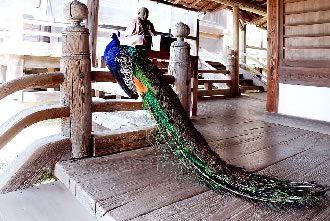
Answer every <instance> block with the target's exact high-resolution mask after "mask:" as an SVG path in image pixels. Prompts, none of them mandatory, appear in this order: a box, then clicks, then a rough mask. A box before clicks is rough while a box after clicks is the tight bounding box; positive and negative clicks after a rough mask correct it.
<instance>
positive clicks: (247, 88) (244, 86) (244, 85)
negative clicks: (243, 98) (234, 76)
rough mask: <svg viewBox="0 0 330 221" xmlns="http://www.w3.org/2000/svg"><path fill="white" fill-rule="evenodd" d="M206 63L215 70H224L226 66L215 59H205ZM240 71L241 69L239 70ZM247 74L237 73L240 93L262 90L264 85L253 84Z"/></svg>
mask: <svg viewBox="0 0 330 221" xmlns="http://www.w3.org/2000/svg"><path fill="white" fill-rule="evenodd" d="M206 63H207V64H209V65H211V66H212V67H214V68H215V69H216V70H226V66H224V65H223V64H221V63H220V62H216V61H206ZM240 71H241V70H240ZM246 77H247V75H244V74H243V73H240V75H239V87H240V89H241V92H242V93H247V92H263V91H264V87H263V86H261V85H254V81H253V79H252V78H246Z"/></svg>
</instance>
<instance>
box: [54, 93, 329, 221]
mask: <svg viewBox="0 0 330 221" xmlns="http://www.w3.org/2000/svg"><path fill="white" fill-rule="evenodd" d="M264 99H265V97H264V95H263V94H261V95H256V96H253V97H241V98H229V99H221V98H218V99H209V100H207V101H203V100H202V101H200V102H199V108H198V110H199V113H198V117H196V118H195V119H193V121H194V123H195V125H196V127H197V128H198V130H199V131H201V133H202V134H203V135H204V136H205V138H206V139H207V140H208V142H209V143H210V145H211V146H212V147H213V148H214V150H215V151H217V152H218V153H219V154H220V155H221V156H222V157H223V158H224V159H225V160H226V161H228V162H230V163H231V164H234V165H236V166H241V167H244V168H246V169H248V170H250V171H258V172H259V173H260V174H264V175H269V176H275V177H278V178H281V179H290V180H296V181H317V182H319V183H321V184H325V185H329V184H330V160H329V158H330V145H329V143H330V136H329V135H325V134H321V133H317V132H313V131H307V130H302V129H295V128H292V127H285V126H281V125H276V124H271V123H266V122H264V120H263V119H264V105H265V101H264ZM161 161H162V160H161V157H160V156H159V155H157V154H156V153H155V151H154V150H153V149H152V147H146V148H142V149H138V150H132V151H126V152H122V153H119V154H113V155H109V156H103V157H95V158H89V159H82V160H77V161H65V162H61V163H59V164H57V165H56V171H55V175H56V176H57V177H58V178H59V179H60V180H61V181H62V182H63V183H64V184H65V185H66V186H67V187H68V188H69V189H70V191H71V192H72V193H73V194H74V195H75V196H76V198H77V199H78V201H80V202H81V203H82V204H83V205H84V206H85V208H87V209H88V211H89V212H90V213H91V214H93V215H95V216H97V217H102V218H103V219H104V220H189V221H190V220H217V221H218V220H330V202H327V203H325V204H324V205H322V206H321V207H319V208H311V209H295V210H294V209H290V210H288V211H287V212H285V213H279V212H276V211H274V210H271V209H270V208H268V207H264V206H261V205H255V204H253V203H250V202H246V201H244V200H242V199H239V198H236V197H233V196H230V195H229V194H217V193H214V192H212V191H210V190H209V189H207V188H204V187H201V186H199V185H197V184H196V185H192V184H191V183H190V182H189V181H187V180H178V179H177V177H176V176H175V175H174V173H172V172H171V170H170V169H168V168H165V169H159V168H161V166H160V165H161V164H162V162H161ZM328 197H329V192H328Z"/></svg>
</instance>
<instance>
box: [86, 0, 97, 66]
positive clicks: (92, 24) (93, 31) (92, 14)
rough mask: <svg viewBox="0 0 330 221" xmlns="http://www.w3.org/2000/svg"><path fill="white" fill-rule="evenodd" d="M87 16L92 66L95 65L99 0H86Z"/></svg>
mask: <svg viewBox="0 0 330 221" xmlns="http://www.w3.org/2000/svg"><path fill="white" fill-rule="evenodd" d="M87 6H88V11H89V12H88V18H87V28H88V29H89V31H90V36H89V48H90V49H91V52H92V53H91V54H92V56H91V59H92V66H93V67H96V47H97V31H98V24H99V0H88V1H87Z"/></svg>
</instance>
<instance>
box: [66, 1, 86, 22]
mask: <svg viewBox="0 0 330 221" xmlns="http://www.w3.org/2000/svg"><path fill="white" fill-rule="evenodd" d="M63 15H64V18H65V19H66V20H68V21H70V22H71V23H73V24H74V25H77V26H80V23H81V22H82V21H83V20H85V19H87V17H88V8H87V6H86V5H85V4H83V3H81V2H79V1H77V0H74V1H72V2H69V3H68V4H66V5H65V7H64V9H63Z"/></svg>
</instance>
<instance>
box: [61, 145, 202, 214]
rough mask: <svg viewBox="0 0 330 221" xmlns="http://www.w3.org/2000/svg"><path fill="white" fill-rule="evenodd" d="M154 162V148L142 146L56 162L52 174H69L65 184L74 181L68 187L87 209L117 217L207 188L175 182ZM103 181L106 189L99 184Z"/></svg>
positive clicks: (142, 210) (62, 176)
mask: <svg viewBox="0 0 330 221" xmlns="http://www.w3.org/2000/svg"><path fill="white" fill-rule="evenodd" d="M158 163H159V161H158V160H157V156H156V155H155V153H154V151H153V150H152V149H150V148H143V149H139V150H134V151H129V152H124V153H121V154H115V155H110V156H106V157H102V158H91V159H85V160H81V161H76V162H74V163H73V162H61V163H59V164H57V165H56V168H55V175H56V176H57V177H59V179H62V178H64V179H66V177H70V182H68V180H67V181H66V183H67V185H74V187H70V189H71V190H72V191H74V192H75V193H76V195H77V198H78V200H79V201H80V202H82V203H83V205H85V207H87V208H90V209H91V212H93V213H94V214H96V215H97V216H98V217H102V216H111V217H112V218H115V219H117V220H124V219H129V218H134V217H137V216H139V215H141V214H144V213H147V212H149V211H152V210H154V209H157V208H160V207H162V206H164V205H168V204H171V203H173V202H176V201H179V200H181V199H184V198H187V197H190V196H193V195H196V194H199V193H201V192H204V191H206V190H207V189H206V188H203V187H193V186H191V185H190V184H188V182H187V181H182V182H181V183H178V182H177V181H176V179H175V177H173V176H170V174H169V171H163V172H159V171H158V170H157V169H155V168H156V167H157V166H156V165H157V164H158ZM100 168H102V169H100ZM77 170H80V172H79V173H80V175H79V176H78V174H77ZM92 171H94V172H92ZM96 171H97V172H96ZM91 172H92V173H91ZM102 174H103V175H102ZM102 177H103V178H102ZM100 178H102V179H100ZM104 185H106V186H107V188H106V189H100V188H99V187H100V186H104ZM159 195H163V196H164V197H159Z"/></svg>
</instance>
